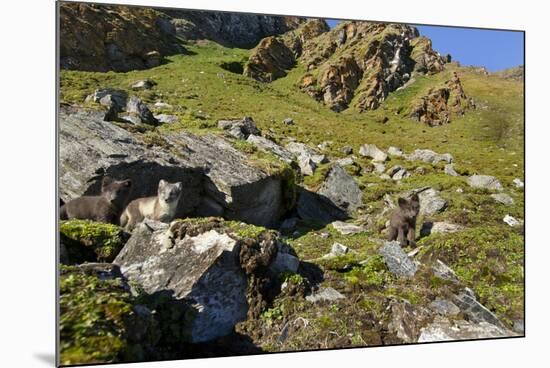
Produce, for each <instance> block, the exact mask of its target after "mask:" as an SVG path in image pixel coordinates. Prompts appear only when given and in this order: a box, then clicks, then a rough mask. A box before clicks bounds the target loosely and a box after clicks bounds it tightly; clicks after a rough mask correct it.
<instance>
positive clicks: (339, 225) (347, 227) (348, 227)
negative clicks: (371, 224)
mask: <svg viewBox="0 0 550 368" xmlns="http://www.w3.org/2000/svg"><path fill="white" fill-rule="evenodd" d="M331 225H332V227H333V228H334V230H336V231H338V232H339V233H340V234H342V235H352V234H359V233H363V232H365V231H367V229H366V228H365V227H363V226H359V225H355V224H350V223H347V222H343V221H334V222H333V223H331Z"/></svg>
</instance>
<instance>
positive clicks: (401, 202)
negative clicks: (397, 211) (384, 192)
mask: <svg viewBox="0 0 550 368" xmlns="http://www.w3.org/2000/svg"><path fill="white" fill-rule="evenodd" d="M397 203H398V204H399V207H400V208H401V209H405V208H406V207H407V205H408V204H409V202H408V201H407V200H406V199H405V198H401V197H399V199H398V200H397Z"/></svg>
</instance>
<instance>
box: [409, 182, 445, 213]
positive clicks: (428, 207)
mask: <svg viewBox="0 0 550 368" xmlns="http://www.w3.org/2000/svg"><path fill="white" fill-rule="evenodd" d="M417 194H418V199H419V200H420V214H422V215H433V214H436V213H439V212H442V211H444V210H445V209H446V208H447V205H448V203H447V201H446V200H445V199H443V198H441V197H440V195H439V191H437V190H435V189H433V188H427V189H424V190H419V191H417Z"/></svg>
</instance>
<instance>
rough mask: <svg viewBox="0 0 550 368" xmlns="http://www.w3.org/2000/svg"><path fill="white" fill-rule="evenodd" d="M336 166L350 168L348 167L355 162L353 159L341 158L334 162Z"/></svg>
mask: <svg viewBox="0 0 550 368" xmlns="http://www.w3.org/2000/svg"><path fill="white" fill-rule="evenodd" d="M335 163H336V165H340V166H342V167H344V166H350V165H353V164H354V163H355V161H354V160H353V157H345V158H341V159H339V160H336V162H335Z"/></svg>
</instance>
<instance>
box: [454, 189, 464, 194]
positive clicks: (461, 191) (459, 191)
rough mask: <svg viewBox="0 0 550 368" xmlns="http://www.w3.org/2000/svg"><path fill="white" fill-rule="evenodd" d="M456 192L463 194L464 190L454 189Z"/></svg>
mask: <svg viewBox="0 0 550 368" xmlns="http://www.w3.org/2000/svg"><path fill="white" fill-rule="evenodd" d="M456 192H457V193H464V189H462V188H456Z"/></svg>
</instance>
